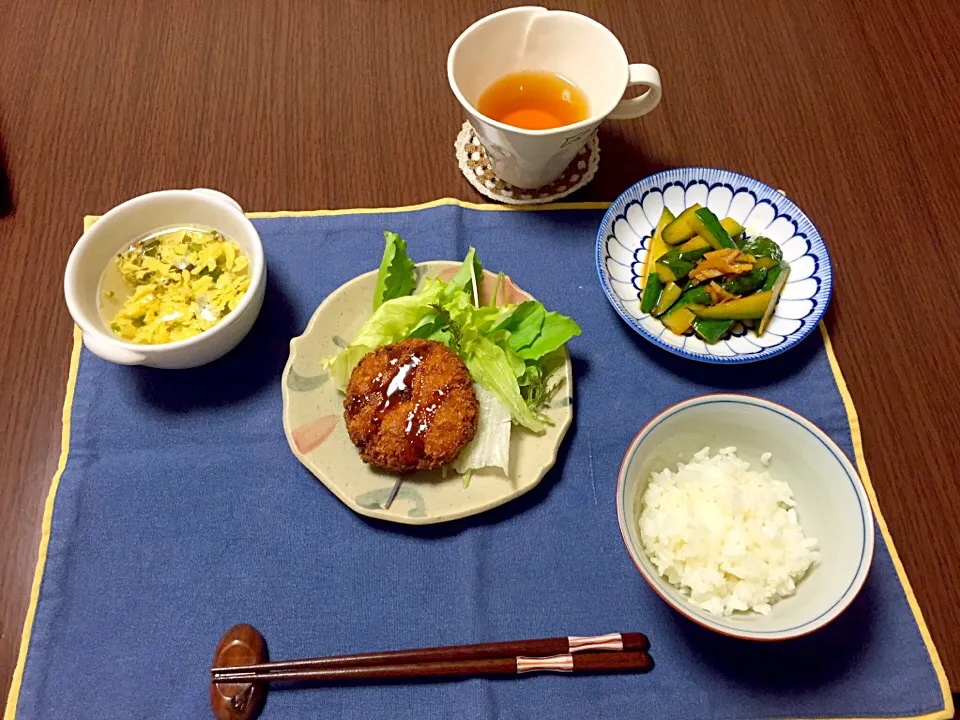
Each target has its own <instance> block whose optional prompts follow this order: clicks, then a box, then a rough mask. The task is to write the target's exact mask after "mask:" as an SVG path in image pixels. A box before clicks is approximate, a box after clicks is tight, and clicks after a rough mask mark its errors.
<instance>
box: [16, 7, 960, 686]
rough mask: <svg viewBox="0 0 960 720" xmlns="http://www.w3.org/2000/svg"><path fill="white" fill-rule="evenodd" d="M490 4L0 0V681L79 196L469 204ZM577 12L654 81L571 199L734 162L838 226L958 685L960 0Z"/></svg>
mask: <svg viewBox="0 0 960 720" xmlns="http://www.w3.org/2000/svg"><path fill="white" fill-rule="evenodd" d="M547 4H548V5H554V3H547ZM503 5H506V3H498V2H484V1H483V0H458V1H457V2H445V1H443V0H435V1H431V2H401V1H400V0H390V1H384V2H374V1H373V0H371V1H370V2H359V1H356V0H336V1H332V0H331V1H330V2H323V1H322V0H309V1H308V0H304V2H299V3H297V2H277V1H275V0H260V1H255V0H249V1H243V2H241V1H240V0H237V1H236V2H218V1H217V0H178V1H173V0H171V1H167V2H162V1H161V0H124V2H115V1H113V0H102V1H97V0H85V1H84V2H72V1H71V2H66V1H65V2H51V1H47V0H0V138H2V152H3V155H4V158H5V160H4V165H5V168H6V176H7V183H8V186H9V196H10V200H11V204H12V208H11V209H10V210H9V212H8V215H7V217H4V218H0V308H2V318H3V328H2V334H0V338H2V339H0V368H2V381H0V388H2V390H0V427H2V431H0V457H2V463H0V468H2V469H0V473H2V475H0V548H2V551H0V699H2V698H3V697H5V696H6V691H7V688H8V686H9V681H10V676H11V672H12V670H13V667H14V662H15V658H16V653H17V648H18V645H19V640H20V631H21V625H22V622H23V617H24V613H25V611H26V608H27V599H28V595H29V593H30V585H31V582H32V579H33V574H34V563H35V561H36V556H37V544H38V538H39V535H40V517H41V509H42V507H43V501H44V498H45V496H46V494H47V490H48V488H49V485H50V478H51V476H52V475H53V473H54V470H55V468H56V465H57V458H58V455H59V452H60V411H61V403H62V402H63V392H64V381H65V378H66V373H67V360H68V357H67V356H68V348H69V346H70V342H71V341H70V333H71V321H70V318H69V316H68V315H67V311H66V308H65V306H64V303H63V299H62V290H61V287H62V270H63V267H64V263H65V261H66V258H67V254H68V252H69V251H70V248H71V247H72V245H73V243H74V241H75V240H76V239H77V237H78V236H79V235H80V232H81V219H82V216H83V215H84V214H85V213H102V212H104V211H106V210H108V209H109V208H110V207H112V206H113V205H115V204H116V203H118V202H120V201H122V200H125V199H127V198H129V197H131V196H134V195H137V194H139V193H143V192H146V191H149V190H156V189H160V188H170V187H195V186H207V187H214V188H218V189H220V190H223V191H224V192H227V193H229V194H230V195H232V196H233V197H235V198H236V199H237V200H239V201H240V203H241V204H242V205H243V206H244V207H245V208H247V209H250V210H278V209H290V210H292V209H315V208H347V207H362V206H385V205H401V204H409V203H417V202H422V201H426V200H431V199H434V198H437V197H443V196H454V197H459V198H465V199H469V200H476V201H482V198H480V197H479V196H477V195H476V194H475V192H474V191H473V190H472V188H471V187H470V186H469V185H468V184H467V182H466V181H465V180H464V179H463V177H462V176H461V175H460V172H459V170H458V169H457V165H456V162H455V160H454V157H453V139H454V137H455V135H456V134H457V130H458V129H459V126H460V123H461V122H462V119H463V118H462V112H461V110H460V108H459V107H458V105H457V103H456V101H455V100H454V98H453V96H452V95H451V94H450V92H449V90H448V87H447V81H446V73H445V59H446V53H447V49H448V47H449V46H450V43H451V42H452V41H453V40H454V39H455V38H456V36H457V35H458V34H459V32H460V31H461V30H462V29H463V28H465V27H466V26H467V25H469V24H470V23H471V22H472V21H473V20H475V19H477V18H479V17H480V16H482V15H485V14H487V13H488V12H491V11H493V10H494V9H497V8H499V7H501V6H503ZM565 6H566V7H568V8H569V9H575V10H579V11H581V12H584V13H586V14H588V15H591V16H593V17H595V18H597V19H598V20H600V21H601V22H603V23H605V24H606V25H607V26H608V27H610V28H611V29H612V30H613V31H614V32H615V33H616V34H617V35H618V36H619V37H620V38H621V40H622V41H623V44H624V46H625V47H626V49H627V52H628V55H629V56H630V58H631V60H633V61H635V62H650V63H652V64H655V65H656V66H657V67H658V68H659V69H660V72H661V74H662V76H663V86H664V100H663V103H662V105H661V106H660V108H659V109H658V110H657V111H656V112H654V113H653V114H652V115H650V116H649V117H647V118H645V119H643V120H640V121H632V122H622V123H613V122H611V123H608V124H607V125H606V126H604V128H603V130H602V136H601V147H602V161H601V165H600V171H599V173H598V175H597V177H596V179H595V180H594V182H593V183H592V184H591V185H590V186H588V187H587V188H586V189H584V190H583V191H581V192H580V193H579V194H578V195H576V196H573V197H572V198H571V199H573V200H577V199H580V200H586V199H589V200H612V199H613V198H614V197H616V195H617V194H618V193H619V192H620V191H622V190H623V189H625V188H626V187H627V186H628V185H630V184H631V183H633V182H634V181H636V180H638V179H640V178H642V177H644V176H645V175H648V174H650V173H652V172H655V171H657V170H660V169H663V168H669V167H675V166H682V165H709V166H716V167H723V168H729V169H731V170H737V171H740V172H743V173H746V174H749V175H752V176H754V177H757V178H760V179H762V180H764V181H766V182H767V183H770V184H772V185H774V186H776V187H780V188H783V189H784V190H785V191H786V192H787V194H788V195H790V196H791V197H792V198H793V199H794V200H795V201H796V202H797V203H798V204H799V205H800V206H801V207H803V208H804V209H805V210H806V211H807V212H808V213H809V214H810V216H811V217H812V218H813V220H814V222H816V223H817V225H818V226H819V228H820V230H821V232H822V233H823V236H824V237H825V238H826V240H827V243H828V244H829V246H830V251H831V253H832V255H833V258H834V271H835V273H836V291H835V294H834V301H833V305H832V307H831V310H830V312H829V314H828V316H827V325H828V327H829V329H830V331H831V334H832V337H833V341H834V343H835V345H836V350H837V354H838V356H839V359H840V363H841V365H842V367H843V370H844V372H845V374H846V377H847V380H848V382H849V384H850V390H851V392H852V394H853V396H854V398H855V400H856V403H857V406H858V408H859V410H860V417H861V421H862V425H863V437H864V443H865V446H866V454H867V458H868V461H869V464H870V470H871V476H872V478H873V483H874V485H875V486H876V490H877V494H878V495H879V498H880V502H881V505H882V507H883V510H884V514H885V516H886V518H887V522H888V524H889V526H890V530H891V532H892V534H893V537H894V539H895V541H896V544H897V547H898V549H899V551H900V556H901V557H902V559H903V564H904V565H905V566H906V569H907V572H908V573H909V576H910V579H911V581H912V583H913V587H914V589H915V590H916V594H917V596H918V598H919V602H920V605H921V608H922V610H923V612H924V614H925V616H926V618H927V621H928V623H929V625H930V628H931V631H932V634H933V637H934V639H935V641H936V643H937V646H938V648H939V650H940V653H941V656H942V659H943V662H944V664H945V665H946V669H947V673H948V675H949V678H950V682H951V684H952V688H953V690H954V691H957V690H958V689H960V603H958V601H957V591H958V590H960V524H958V523H956V522H954V521H953V518H951V517H948V516H947V513H949V512H951V510H955V509H956V508H957V507H958V506H960V484H958V482H957V480H958V478H957V471H956V468H957V467H960V442H958V440H957V432H956V429H957V428H958V427H960V379H958V361H957V358H958V357H960V332H957V330H956V328H955V326H954V324H953V323H955V322H957V321H958V319H960V292H958V291H957V290H956V288H957V283H958V282H960V262H958V260H957V257H958V251H960V230H958V227H960V192H958V188H960V159H958V158H960V121H958V117H960V113H958V105H957V97H958V91H960V84H958V75H960V73H958V65H957V61H956V57H957V54H958V53H960V3H958V2H957V0H913V1H911V0H884V1H879V0H872V1H871V2H867V1H866V0H862V1H860V2H857V1H854V0H847V1H846V2H841V1H840V0H832V1H831V0H819V1H814V0H807V1H805V2H795V1H791V0H739V1H736V0H722V1H720V0H717V1H716V2H708V1H707V0H690V1H687V2H678V1H677V0H644V2H635V1H630V2H627V1H624V2H619V3H614V2H603V1H602V0H597V1H596V2H575V1H573V0H571V1H570V2H567V3H565ZM0 204H2V203H0ZM588 240H589V238H586V239H585V242H586V241H588ZM921 250H922V252H921Z"/></svg>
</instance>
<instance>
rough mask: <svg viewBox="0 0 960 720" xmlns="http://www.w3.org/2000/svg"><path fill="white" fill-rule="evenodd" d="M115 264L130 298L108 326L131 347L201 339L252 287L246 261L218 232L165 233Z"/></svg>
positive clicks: (131, 250)
mask: <svg viewBox="0 0 960 720" xmlns="http://www.w3.org/2000/svg"><path fill="white" fill-rule="evenodd" d="M115 263H116V268H117V269H118V270H119V271H120V275H121V276H122V277H123V280H124V281H125V283H126V285H127V286H128V287H129V289H130V293H129V296H128V297H126V298H125V299H123V302H122V306H121V307H120V309H119V310H118V311H117V313H116V315H115V317H113V319H112V320H110V322H109V326H110V329H111V330H112V331H113V332H114V333H115V334H116V335H117V336H118V337H119V338H120V339H122V340H125V341H127V342H133V343H145V344H160V343H168V342H174V341H176V340H184V339H186V338H189V337H193V336H194V335H199V334H200V333H202V332H203V331H204V330H207V329H209V328H211V327H213V326H214V325H216V324H217V323H218V322H220V320H221V319H222V318H224V317H225V316H226V315H227V313H229V312H230V311H231V310H233V309H234V308H235V307H236V306H237V304H238V303H239V302H240V300H241V298H243V296H244V295H245V294H246V292H247V289H248V288H249V287H250V264H249V262H248V261H247V257H246V256H245V255H244V254H243V252H242V251H241V250H240V248H239V246H238V245H237V244H236V243H235V242H233V241H232V240H230V239H228V238H226V237H224V236H223V235H221V234H220V233H219V232H217V231H215V230H199V229H195V228H178V229H176V230H165V231H163V232H160V233H157V234H154V235H151V236H150V237H147V238H144V239H143V240H140V241H138V242H135V243H133V244H132V245H130V247H128V248H127V249H126V250H124V251H123V252H121V253H120V254H119V255H117V257H116V260H115ZM105 297H107V298H112V297H113V293H112V292H111V291H107V292H106V293H105Z"/></svg>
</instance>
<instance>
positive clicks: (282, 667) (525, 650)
mask: <svg viewBox="0 0 960 720" xmlns="http://www.w3.org/2000/svg"><path fill="white" fill-rule="evenodd" d="M649 649H650V641H649V640H648V639H647V637H646V635H644V634H643V633H610V634H608V635H588V636H571V637H562V638H546V639H542V640H518V641H513V642H494V643H479V644H475V645H451V646H448V647H434V648H420V649H416V650H393V651H389V652H376V653H363V654H359V655H334V656H331V657H316V658H305V659H302V660H284V661H279V662H270V663H261V664H257V665H238V666H233V667H213V668H210V673H211V674H213V675H215V676H220V675H223V674H224V673H278V672H285V671H291V670H304V669H314V670H329V669H338V668H346V667H377V666H387V665H401V664H415V663H432V662H453V661H465V660H485V659H490V658H511V659H514V658H516V657H518V656H527V657H541V656H549V655H564V654H568V653H569V654H576V653H585V652H597V651H611V652H617V651H627V652H629V651H641V652H644V651H647V650H649Z"/></svg>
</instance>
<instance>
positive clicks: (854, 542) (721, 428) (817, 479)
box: [617, 395, 874, 640]
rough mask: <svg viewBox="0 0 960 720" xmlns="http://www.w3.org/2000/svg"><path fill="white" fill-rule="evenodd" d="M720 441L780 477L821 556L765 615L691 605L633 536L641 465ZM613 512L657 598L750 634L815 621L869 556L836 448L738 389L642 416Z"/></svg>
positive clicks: (846, 592) (854, 587) (799, 628)
mask: <svg viewBox="0 0 960 720" xmlns="http://www.w3.org/2000/svg"><path fill="white" fill-rule="evenodd" d="M729 446H735V447H736V448H737V454H738V455H739V456H740V457H741V458H742V459H744V460H746V461H747V462H749V463H750V465H751V467H753V468H754V469H764V470H766V471H767V472H769V473H770V475H771V476H772V477H773V478H775V479H779V480H785V481H786V482H787V483H789V485H790V488H791V490H793V495H794V498H795V499H796V502H797V515H798V516H799V519H800V524H801V525H802V527H803V531H804V533H805V534H806V535H807V537H814V538H816V539H817V540H818V541H819V550H820V559H819V561H818V562H817V563H815V564H814V565H813V566H812V567H811V568H810V570H808V571H807V574H806V575H805V576H804V577H803V578H802V579H801V580H800V582H799V583H798V584H797V592H796V594H795V595H793V596H792V597H789V598H786V599H783V600H780V601H779V602H777V603H775V604H774V605H773V609H772V610H771V612H770V614H769V615H765V616H764V615H759V614H756V613H735V614H733V615H731V616H728V617H718V616H716V615H712V614H710V613H708V612H707V611H705V610H703V609H701V608H699V607H697V606H695V605H693V604H692V603H691V602H690V601H689V600H688V599H687V598H686V597H684V596H683V595H682V594H681V593H680V591H679V590H677V589H676V588H674V587H673V586H672V585H671V584H670V583H669V582H667V581H666V580H665V579H664V578H663V577H661V576H660V574H659V573H658V572H657V570H656V568H655V566H654V565H653V563H652V562H651V561H650V559H649V558H648V557H647V554H646V551H645V550H644V548H643V543H642V541H641V540H640V528H639V527H638V524H637V518H638V517H639V515H640V504H641V499H642V497H643V493H644V491H645V490H646V487H647V483H648V481H649V479H650V473H651V472H659V471H661V470H663V469H664V468H666V467H670V468H672V469H676V466H677V463H678V462H686V461H689V460H690V458H691V457H692V456H693V454H694V453H696V452H697V451H698V450H700V449H702V448H703V447H710V448H711V451H716V450H718V449H720V448H723V447H729ZM765 452H769V453H772V459H771V462H770V466H769V467H766V468H764V467H763V465H762V464H761V462H760V456H761V455H762V454H763V453H765ZM617 517H618V519H619V521H620V532H621V533H622V535H623V541H624V543H626V546H627V550H628V551H629V553H630V557H631V558H632V559H633V562H634V564H635V565H636V566H637V569H638V570H639V571H640V573H641V574H642V575H643V577H644V579H645V580H646V581H647V582H648V583H649V584H650V586H651V587H652V588H653V589H654V591H656V593H657V594H658V595H660V597H661V598H663V599H664V600H665V601H666V602H667V603H668V604H669V605H671V606H672V607H673V608H674V609H675V610H677V611H678V612H679V613H681V614H682V615H685V616H686V617H688V618H689V619H691V620H693V621H694V622H696V623H698V624H700V625H702V626H703V627H706V628H709V629H710V630H714V631H716V632H719V633H722V634H724V635H731V636H734V637H739V638H745V639H749V640H786V639H788V638H794V637H799V636H801V635H806V634H807V633H811V632H813V631H814V630H817V629H819V628H821V627H823V626H824V625H826V624H827V623H829V622H830V621H831V620H833V619H835V618H836V617H837V616H838V615H840V613H842V612H843V611H844V610H845V609H846V607H847V606H848V605H849V604H850V603H851V602H852V601H853V599H854V598H855V597H856V595H857V593H858V592H859V591H860V588H861V587H863V583H864V581H865V580H866V577H867V573H868V572H869V570H870V562H871V560H872V559H873V544H874V539H873V536H874V528H873V512H872V510H871V509H870V502H869V500H868V499H867V494H866V492H865V491H864V489H863V484H862V483H861V482H860V478H859V477H858V475H857V472H856V470H855V469H854V467H853V465H851V463H850V461H849V460H847V458H846V456H845V455H844V454H843V451H841V450H840V448H839V447H837V445H836V443H834V442H833V441H832V440H831V439H830V438H829V437H827V435H826V434H825V433H824V432H823V431H822V430H820V429H819V428H818V427H817V426H816V425H814V424H813V423H811V422H810V421H809V420H806V419H805V418H803V417H801V416H800V415H798V414H797V413H795V412H793V411H792V410H788V409H787V408H785V407H783V406H781V405H777V404H776V403H772V402H768V401H766V400H759V399H757V398H751V397H746V396H743V395H705V396H703V397H697V398H693V399H691V400H686V401H684V402H681V403H678V404H676V405H674V406H673V407H670V408H668V409H666V410H664V411H663V412H662V413H660V414H659V415H657V416H656V417H654V418H653V419H652V420H651V421H650V422H649V423H647V425H646V426H645V427H644V428H643V429H642V430H641V431H640V432H639V433H638V434H637V436H636V437H635V438H634V440H633V442H632V443H631V444H630V447H629V448H628V449H627V452H626V455H624V458H623V463H622V465H621V466H620V476H619V480H618V482H617Z"/></svg>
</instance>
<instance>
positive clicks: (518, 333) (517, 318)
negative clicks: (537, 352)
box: [497, 300, 547, 352]
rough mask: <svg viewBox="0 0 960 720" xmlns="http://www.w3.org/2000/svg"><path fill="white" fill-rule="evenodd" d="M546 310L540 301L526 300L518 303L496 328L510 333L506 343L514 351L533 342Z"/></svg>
mask: <svg viewBox="0 0 960 720" xmlns="http://www.w3.org/2000/svg"><path fill="white" fill-rule="evenodd" d="M546 314H547V311H546V310H545V309H544V307H543V305H542V304H541V303H538V302H536V301H535V300H528V301H527V302H523V303H520V304H519V305H517V307H516V308H515V309H514V310H513V312H511V313H510V315H509V316H508V317H507V318H506V319H505V320H504V321H503V322H501V323H500V325H498V326H497V330H506V331H507V332H509V333H510V337H509V338H508V339H507V343H508V344H509V345H510V348H511V349H512V350H513V351H514V352H519V351H520V350H522V349H523V348H526V347H529V346H530V345H531V344H533V341H534V340H536V339H537V338H538V337H539V336H540V333H541V331H542V329H543V320H544V318H545V317H546Z"/></svg>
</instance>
